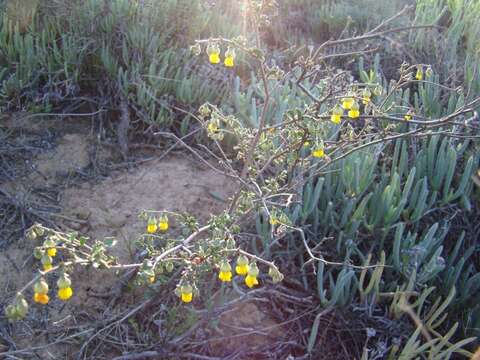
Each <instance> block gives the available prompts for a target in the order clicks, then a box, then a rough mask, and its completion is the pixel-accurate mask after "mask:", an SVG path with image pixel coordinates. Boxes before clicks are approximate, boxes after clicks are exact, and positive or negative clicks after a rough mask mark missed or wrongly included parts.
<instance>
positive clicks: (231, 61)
mask: <svg viewBox="0 0 480 360" xmlns="http://www.w3.org/2000/svg"><path fill="white" fill-rule="evenodd" d="M207 54H208V60H209V61H210V63H211V64H219V63H220V47H219V46H218V44H215V43H210V44H208V46H207ZM223 64H224V65H225V67H228V68H232V67H234V66H235V50H234V49H233V48H231V47H229V48H228V49H227V51H225V58H224V60H223Z"/></svg>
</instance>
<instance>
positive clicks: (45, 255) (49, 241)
mask: <svg viewBox="0 0 480 360" xmlns="http://www.w3.org/2000/svg"><path fill="white" fill-rule="evenodd" d="M33 255H34V256H35V257H36V258H37V259H39V260H40V262H41V263H42V267H43V271H49V270H51V269H52V267H53V258H54V257H55V256H57V244H56V241H55V237H54V236H49V237H47V238H46V239H45V241H44V242H43V246H41V247H37V248H35V250H34V252H33Z"/></svg>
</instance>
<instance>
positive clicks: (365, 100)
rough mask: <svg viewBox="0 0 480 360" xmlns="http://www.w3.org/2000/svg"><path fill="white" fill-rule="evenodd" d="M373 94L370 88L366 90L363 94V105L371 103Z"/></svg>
mask: <svg viewBox="0 0 480 360" xmlns="http://www.w3.org/2000/svg"><path fill="white" fill-rule="evenodd" d="M371 97H372V93H371V91H370V90H369V89H368V88H365V89H364V90H363V92H362V102H363V105H367V104H368V103H369V102H370V101H371Z"/></svg>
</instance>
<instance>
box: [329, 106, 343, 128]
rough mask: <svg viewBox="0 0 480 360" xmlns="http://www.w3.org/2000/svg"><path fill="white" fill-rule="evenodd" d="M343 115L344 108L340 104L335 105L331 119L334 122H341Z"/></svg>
mask: <svg viewBox="0 0 480 360" xmlns="http://www.w3.org/2000/svg"><path fill="white" fill-rule="evenodd" d="M342 116H343V108H342V107H341V106H340V105H338V104H337V105H335V107H334V108H333V110H332V116H331V118H330V120H331V121H332V122H333V123H334V124H340V121H341V120H342Z"/></svg>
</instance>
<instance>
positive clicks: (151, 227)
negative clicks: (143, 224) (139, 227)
mask: <svg viewBox="0 0 480 360" xmlns="http://www.w3.org/2000/svg"><path fill="white" fill-rule="evenodd" d="M157 228H158V227H157V221H156V220H155V219H153V218H150V219H149V220H148V224H147V233H149V234H153V233H154V232H156V231H157Z"/></svg>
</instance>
